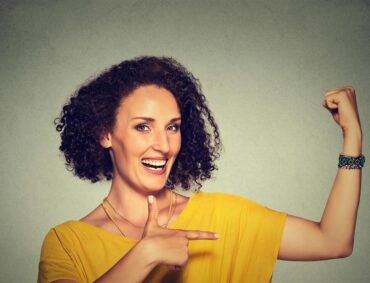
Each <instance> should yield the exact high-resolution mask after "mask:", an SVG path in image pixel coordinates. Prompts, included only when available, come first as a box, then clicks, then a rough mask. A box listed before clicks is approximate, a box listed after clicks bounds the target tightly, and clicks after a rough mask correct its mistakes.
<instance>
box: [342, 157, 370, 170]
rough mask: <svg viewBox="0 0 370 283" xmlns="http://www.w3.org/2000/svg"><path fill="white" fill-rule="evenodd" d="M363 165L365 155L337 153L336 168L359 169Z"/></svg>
mask: <svg viewBox="0 0 370 283" xmlns="http://www.w3.org/2000/svg"><path fill="white" fill-rule="evenodd" d="M364 165H365V156H363V155H360V156H358V157H354V156H347V155H343V154H339V161H338V168H344V169H361V168H362V167H364Z"/></svg>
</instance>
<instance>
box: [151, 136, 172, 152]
mask: <svg viewBox="0 0 370 283" xmlns="http://www.w3.org/2000/svg"><path fill="white" fill-rule="evenodd" d="M168 138H169V137H168V135H167V132H166V131H158V132H157V133H156V134H155V136H154V141H153V149H155V150H157V151H160V152H162V153H165V154H167V153H168V152H169V150H170V144H169V141H168Z"/></svg>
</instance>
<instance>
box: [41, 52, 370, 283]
mask: <svg viewBox="0 0 370 283" xmlns="http://www.w3.org/2000/svg"><path fill="white" fill-rule="evenodd" d="M323 106H324V107H325V108H327V109H328V110H329V111H330V112H331V113H332V115H333V117H334V120H335V121H336V122H337V123H338V125H339V126H340V127H341V128H342V131H343V137H344V142H343V150H342V155H340V160H339V165H338V167H339V169H338V173H337V176H336V178H335V181H334V184H333V188H332V191H331V193H330V196H329V198H328V202H327V205H326V208H325V211H324V213H323V216H322V219H321V221H320V222H319V223H317V222H313V221H310V220H306V219H302V218H298V217H295V216H292V215H287V214H286V213H282V212H277V211H273V210H270V209H268V208H265V207H263V206H260V205H258V204H256V203H254V202H252V201H249V200H247V199H245V198H242V197H238V196H232V195H227V194H222V193H201V192H198V191H199V189H200V187H201V182H202V181H204V180H206V179H208V178H210V177H211V173H212V171H213V170H215V169H216V167H215V164H214V162H215V160H216V159H217V158H218V152H219V149H220V147H221V142H220V138H219V133H218V128H217V125H216V123H215V121H214V119H213V117H212V115H211V112H210V111H209V109H208V107H207V104H206V100H205V97H204V96H203V94H202V92H201V89H200V86H199V83H198V81H197V80H196V79H195V78H194V77H193V76H192V74H190V73H189V72H188V71H187V70H186V69H185V68H184V67H183V66H181V65H180V64H179V63H178V62H176V61H175V60H173V59H171V58H157V57H141V58H136V59H134V60H130V61H124V62H122V63H121V64H119V65H115V66H113V67H112V68H110V69H109V70H107V71H105V72H104V73H102V74H101V75H99V76H98V77H97V78H95V79H93V80H92V81H91V82H89V83H88V84H86V85H84V86H82V87H81V88H80V89H79V90H78V91H77V93H76V94H75V95H74V96H73V97H72V98H71V99H70V101H69V102H68V103H67V104H66V105H65V106H64V108H63V111H62V113H61V116H60V118H59V119H58V120H57V121H56V123H57V130H58V131H59V132H61V138H62V143H61V146H60V150H61V151H62V152H63V153H64V155H65V158H66V163H67V165H68V167H70V169H72V170H73V172H74V173H75V175H77V176H78V177H80V178H82V179H89V180H91V181H92V182H96V181H99V180H102V179H107V180H111V182H112V183H111V189H110V192H109V194H108V195H107V197H106V198H105V199H104V200H103V201H102V203H101V204H100V205H99V206H98V207H97V208H96V209H94V210H93V211H92V212H91V213H89V214H88V215H87V216H85V217H83V218H82V219H81V220H79V221H68V222H66V223H63V224H61V225H58V226H56V227H54V228H53V229H51V230H50V231H49V233H48V234H47V236H46V238H45V240H44V243H43V247H42V252H41V259H40V269H39V277H38V281H39V282H59V283H62V282H65V283H67V282H142V281H145V282H253V283H255V282H271V278H272V272H273V268H274V265H275V262H276V259H277V258H280V259H285V260H321V259H331V258H339V257H345V256H349V255H350V254H351V252H352V248H353V239H354V231H355V223H356V213H357V208H358V203H359V196H360V185H361V168H362V167H363V165H364V157H363V156H362V154H361V147H362V132H361V126H360V120H359V115H358V111H357V106H356V99H355V92H354V89H353V88H351V87H344V88H339V89H333V90H331V91H329V92H327V93H326V94H325V99H324V101H323ZM174 187H181V188H182V189H183V190H189V189H191V188H195V190H196V191H197V192H195V193H194V194H193V195H192V196H191V197H190V198H188V197H185V196H182V195H180V194H177V193H175V192H173V188H174Z"/></svg>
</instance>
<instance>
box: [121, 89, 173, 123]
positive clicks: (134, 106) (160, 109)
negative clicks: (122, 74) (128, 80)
mask: <svg viewBox="0 0 370 283" xmlns="http://www.w3.org/2000/svg"><path fill="white" fill-rule="evenodd" d="M120 112H125V113H126V115H128V116H137V115H144V114H145V115H158V114H162V115H165V114H168V115H177V116H178V115H179V113H180V111H179V107H178V104H177V101H176V99H175V97H174V95H173V94H172V93H171V92H170V91H168V90H167V89H165V88H163V87H159V86H156V85H148V86H141V87H138V88H137V89H135V90H134V91H133V92H131V93H130V94H129V95H128V96H126V97H125V98H124V99H123V101H122V103H121V105H120V109H119V112H118V114H119V113H120Z"/></svg>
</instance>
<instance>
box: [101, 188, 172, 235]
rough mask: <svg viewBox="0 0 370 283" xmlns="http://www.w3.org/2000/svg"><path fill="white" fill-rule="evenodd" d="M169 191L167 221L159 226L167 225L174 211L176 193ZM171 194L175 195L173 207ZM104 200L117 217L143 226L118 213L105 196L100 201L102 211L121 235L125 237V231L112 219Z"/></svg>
mask: <svg viewBox="0 0 370 283" xmlns="http://www.w3.org/2000/svg"><path fill="white" fill-rule="evenodd" d="M170 192H171V195H170V207H169V210H168V216H167V217H168V218H167V222H166V223H165V224H162V225H161V226H162V227H167V226H168V223H169V222H170V220H171V218H172V216H173V213H174V210H175V208H176V199H177V195H176V194H174V193H173V192H172V190H170ZM172 195H175V201H174V202H175V208H173V200H172ZM104 202H107V203H108V205H109V206H110V207H111V208H112V210H113V211H114V212H115V214H117V215H118V216H119V217H121V218H122V219H123V220H125V221H126V222H128V223H129V224H131V225H132V226H135V227H137V228H144V227H145V226H139V225H136V224H134V223H132V222H131V221H130V220H128V219H127V218H126V217H124V216H123V215H122V214H121V213H119V211H118V210H117V209H115V208H114V206H113V205H112V204H111V203H110V201H109V200H108V198H105V199H104V200H103V202H102V203H101V206H102V207H103V210H104V212H105V213H106V214H107V216H108V218H109V219H110V220H111V221H112V222H113V224H114V225H115V226H116V227H117V229H118V230H119V231H120V233H121V234H122V236H124V237H126V235H125V233H123V231H122V230H121V229H120V227H119V225H118V223H117V222H116V221H115V220H114V218H113V217H112V215H111V214H110V213H109V212H108V210H107V208H106V207H105V205H104Z"/></svg>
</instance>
